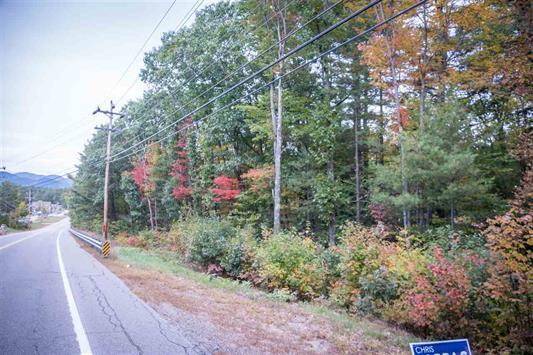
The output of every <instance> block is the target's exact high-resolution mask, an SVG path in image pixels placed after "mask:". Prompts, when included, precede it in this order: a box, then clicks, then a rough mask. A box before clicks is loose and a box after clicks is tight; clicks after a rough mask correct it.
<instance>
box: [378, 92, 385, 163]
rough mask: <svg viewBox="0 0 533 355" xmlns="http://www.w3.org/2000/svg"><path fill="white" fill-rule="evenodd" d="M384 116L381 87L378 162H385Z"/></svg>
mask: <svg viewBox="0 0 533 355" xmlns="http://www.w3.org/2000/svg"><path fill="white" fill-rule="evenodd" d="M384 135H385V117H384V116H383V88H381V87H380V88H379V164H380V165H384V164H385V139H384V138H383V136H384Z"/></svg>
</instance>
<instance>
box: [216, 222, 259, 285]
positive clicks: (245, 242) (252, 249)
mask: <svg viewBox="0 0 533 355" xmlns="http://www.w3.org/2000/svg"><path fill="white" fill-rule="evenodd" d="M257 245H258V243H257V240H256V239H255V238H254V236H253V231H252V230H251V229H236V230H235V234H234V235H233V236H231V237H230V238H229V240H228V241H227V248H226V250H225V252H224V253H223V255H222V257H221V259H220V264H221V266H222V267H223V268H224V270H225V271H226V272H227V273H228V274H229V275H231V276H233V277H235V278H240V279H247V280H250V281H251V282H253V283H257V281H258V279H257V273H256V272H255V269H254V260H255V257H256V254H257Z"/></svg>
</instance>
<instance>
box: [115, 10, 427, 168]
mask: <svg viewBox="0 0 533 355" xmlns="http://www.w3.org/2000/svg"><path fill="white" fill-rule="evenodd" d="M427 1H428V0H422V1H420V2H418V3H415V4H413V5H411V6H409V7H407V8H405V9H404V10H401V11H399V12H397V13H396V14H394V15H392V16H390V17H389V18H387V19H385V20H383V21H381V22H379V23H377V24H375V25H373V26H371V27H369V28H368V29H366V30H365V31H363V32H360V33H358V34H357V35H355V36H353V37H350V38H349V39H347V40H345V41H344V42H341V43H340V44H337V45H335V46H333V47H332V48H330V49H329V50H327V51H324V52H322V53H320V54H319V55H317V56H316V57H314V58H312V59H310V60H307V61H305V62H303V63H301V64H300V65H298V66H297V67H295V68H293V69H291V70H289V71H287V72H286V73H284V74H283V75H281V76H278V77H276V78H274V79H273V80H271V81H269V82H268V83H266V84H264V85H261V86H259V87H258V88H256V89H254V90H253V91H251V92H250V93H248V94H246V95H243V96H241V97H239V98H238V99H236V100H234V101H232V102H231V103H229V104H226V105H224V106H223V107H221V108H219V109H217V110H215V111H213V112H211V113H210V114H209V115H207V116H205V117H203V118H201V119H200V120H198V121H195V122H199V121H203V120H205V119H206V118H208V117H211V116H213V115H214V114H216V113H218V112H220V111H222V110H224V109H227V108H228V107H231V106H233V105H235V104H236V103H238V102H239V101H240V100H242V99H243V98H245V97H249V96H252V95H254V94H255V93H257V92H259V91H261V90H262V89H265V88H266V87H268V86H270V85H271V84H273V83H275V82H276V81H277V80H279V79H283V78H284V77H286V76H289V75H291V74H292V73H294V72H295V71H297V70H300V69H302V68H304V67H306V66H308V65H310V64H312V63H316V62H317V61H318V60H319V59H321V58H323V57H324V56H326V55H328V54H330V53H332V52H334V51H336V50H338V49H339V48H341V47H344V46H346V45H348V44H350V43H352V42H354V41H356V40H357V39H359V38H361V37H363V36H365V35H367V34H369V33H371V32H373V31H375V30H376V29H377V28H379V27H382V26H384V25H386V24H388V23H389V22H391V21H394V20H395V19H396V18H398V17H400V16H402V15H403V14H405V13H407V12H409V11H411V10H413V9H415V8H417V7H418V6H420V5H422V4H424V3H425V2H427ZM191 115H192V113H191V114H189V115H187V116H184V117H182V118H180V119H178V120H177V121H175V122H173V124H172V126H173V125H175V124H177V123H179V122H180V121H182V120H183V119H185V118H186V117H189V116H191ZM189 126H190V125H189ZM168 127H169V126H167V128H163V129H161V130H159V131H158V132H156V133H154V134H153V135H151V136H150V137H148V138H147V139H145V140H144V141H141V142H138V143H136V144H134V145H133V146H130V147H129V148H128V149H125V150H123V151H122V152H119V153H117V154H115V155H113V156H112V157H111V158H112V159H113V158H115V157H117V156H119V155H120V154H122V153H124V152H126V151H128V150H130V149H131V148H133V147H135V146H138V145H139V144H142V143H144V142H146V141H147V140H149V139H150V138H153V137H155V136H156V135H157V134H158V133H161V132H163V131H164V130H166V129H168ZM178 132H179V130H178V131H176V133H178ZM172 133H174V132H172ZM172 135H173V134H170V135H168V136H166V137H165V138H164V139H166V138H168V137H169V136H172ZM138 151H139V150H137V151H136V152H138ZM128 156H129V155H128ZM124 157H126V156H123V157H120V158H119V159H123V158H124ZM119 159H116V160H119ZM116 160H115V161H116ZM112 161H113V160H112Z"/></svg>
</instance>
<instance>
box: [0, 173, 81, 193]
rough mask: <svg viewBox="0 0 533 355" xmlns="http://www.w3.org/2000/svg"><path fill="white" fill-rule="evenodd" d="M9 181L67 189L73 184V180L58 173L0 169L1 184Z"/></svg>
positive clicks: (23, 184)
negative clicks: (48, 173)
mask: <svg viewBox="0 0 533 355" xmlns="http://www.w3.org/2000/svg"><path fill="white" fill-rule="evenodd" d="M4 181H9V182H11V183H13V184H16V185H20V186H29V185H32V186H35V187H44V188H48V189H66V188H69V187H71V186H72V180H70V179H67V178H64V177H62V176H58V175H38V174H33V173H26V172H22V173H8V172H7V171H0V184H1V183H2V182H4Z"/></svg>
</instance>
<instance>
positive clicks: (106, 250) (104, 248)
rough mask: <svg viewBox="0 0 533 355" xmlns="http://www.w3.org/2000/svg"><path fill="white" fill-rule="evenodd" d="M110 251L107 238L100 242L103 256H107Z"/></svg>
mask: <svg viewBox="0 0 533 355" xmlns="http://www.w3.org/2000/svg"><path fill="white" fill-rule="evenodd" d="M110 252H111V243H109V240H106V241H104V243H103V244H102V255H103V256H104V258H107V257H108V256H109V253H110Z"/></svg>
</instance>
